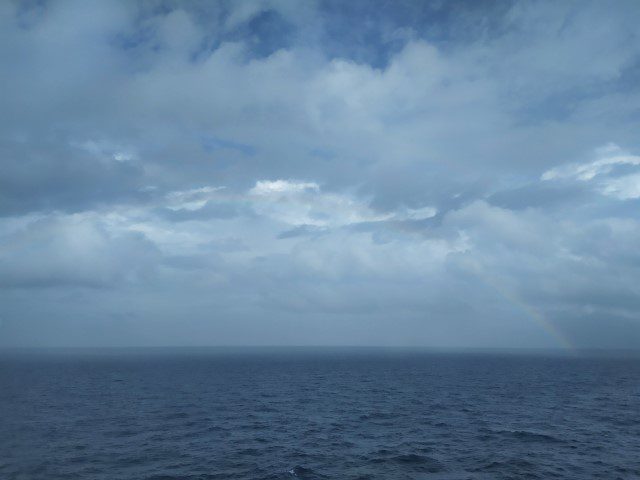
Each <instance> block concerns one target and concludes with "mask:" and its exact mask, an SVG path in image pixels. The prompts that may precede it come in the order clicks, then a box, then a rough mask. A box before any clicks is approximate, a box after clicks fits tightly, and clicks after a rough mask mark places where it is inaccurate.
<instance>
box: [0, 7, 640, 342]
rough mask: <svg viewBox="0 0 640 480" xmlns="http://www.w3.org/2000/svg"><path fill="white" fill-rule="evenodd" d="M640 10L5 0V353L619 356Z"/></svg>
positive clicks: (636, 248)
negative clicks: (163, 348)
mask: <svg viewBox="0 0 640 480" xmlns="http://www.w3.org/2000/svg"><path fill="white" fill-rule="evenodd" d="M638 24H640V8H639V5H638V3H637V1H635V0H629V1H623V0H615V1H612V2H601V1H594V2H589V1H576V2H574V1H569V0H567V1H562V2H558V1H548V2H547V1H535V2H533V1H532V2H528V1H521V2H511V1H475V0H474V1H446V2H445V1H415V0H411V1H402V0H400V1H379V0H371V1H360V0H354V1H349V2H344V1H337V0H336V1H333V0H332V1H318V2H315V1H311V0H308V1H302V2H301V1H293V0H291V1H284V0H262V1H259V0H258V1H253V0H249V1H218V2H210V1H207V2H204V1H203V2H198V1H193V2H186V1H185V2H177V1H141V2H134V1H104V2H102V1H92V2H87V1H84V0H79V1H75V2H74V1H26V2H0V85H1V86H2V87H1V91H2V94H1V95H0V111H2V112H3V114H2V115H1V116H0V346H4V347H16V346H85V347H86V346H138V345H148V346H153V345H158V346H159V345H181V346H189V345H407V346H430V347H479V348H485V347H509V348H521V347H525V348H538V347H540V348H562V349H568V350H571V349H578V348H639V347H640V210H639V209H640V137H639V136H638V134H639V133H640V128H639V127H640V30H638V28H637V26H638Z"/></svg>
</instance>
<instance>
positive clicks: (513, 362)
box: [0, 348, 640, 480]
mask: <svg viewBox="0 0 640 480" xmlns="http://www.w3.org/2000/svg"><path fill="white" fill-rule="evenodd" d="M0 478H1V479H3V480H4V479H25V480H33V479H43V480H44V479H46V480H52V479H65V480H69V479H92V480H93V479H105V480H106V479H108V480H117V479H122V480H130V479H136V480H137V479H149V480H151V479H156V480H161V479H162V480H170V479H274V480H276V479H295V478H300V479H354V480H355V479H550V478H571V479H574V478H575V479H590V478H602V479H608V480H609V479H637V478H640V358H638V357H637V356H632V355H627V356H622V355H594V356H590V355H572V354H566V355H565V354H555V353H553V352H551V353H549V352H546V353H545V352H539V353H531V352H529V353H519V354H518V353H500V352H466V353H464V352H462V353H460V352H458V353H454V352H450V353H447V352H437V351H421V350H403V349H367V348H362V349H347V348H326V349H322V348H306V349H305V348H284V349H277V348H273V349H270V348H258V349H250V348H247V349H226V348H212V349H141V350H130V349H119V350H108V349H104V350H93V351H90V350H58V351H56V350H52V351H29V352H24V351H5V352H3V353H0Z"/></svg>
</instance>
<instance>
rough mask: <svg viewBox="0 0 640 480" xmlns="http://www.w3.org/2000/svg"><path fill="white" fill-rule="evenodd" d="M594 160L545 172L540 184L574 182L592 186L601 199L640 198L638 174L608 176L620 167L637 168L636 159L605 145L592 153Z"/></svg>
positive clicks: (618, 148) (615, 147)
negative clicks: (606, 197)
mask: <svg viewBox="0 0 640 480" xmlns="http://www.w3.org/2000/svg"><path fill="white" fill-rule="evenodd" d="M596 154H597V159H596V160H594V161H591V162H586V163H574V164H570V165H566V166H561V167H556V168H553V169H551V170H547V171H546V172H544V173H543V174H542V176H541V180H543V181H551V180H561V179H569V180H577V181H580V182H587V183H592V184H593V185H594V187H595V188H596V190H597V191H599V192H600V193H602V194H603V195H607V196H611V197H615V198H618V199H620V200H629V199H634V198H640V171H637V170H636V171H632V172H627V173H623V174H619V175H612V173H613V172H614V169H615V168H616V167H620V166H630V167H636V166H640V156H637V155H631V154H629V153H628V152H625V151H624V150H622V149H621V148H620V147H618V146H617V145H615V144H609V145H607V146H605V147H602V148H600V149H598V150H597V151H596Z"/></svg>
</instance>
